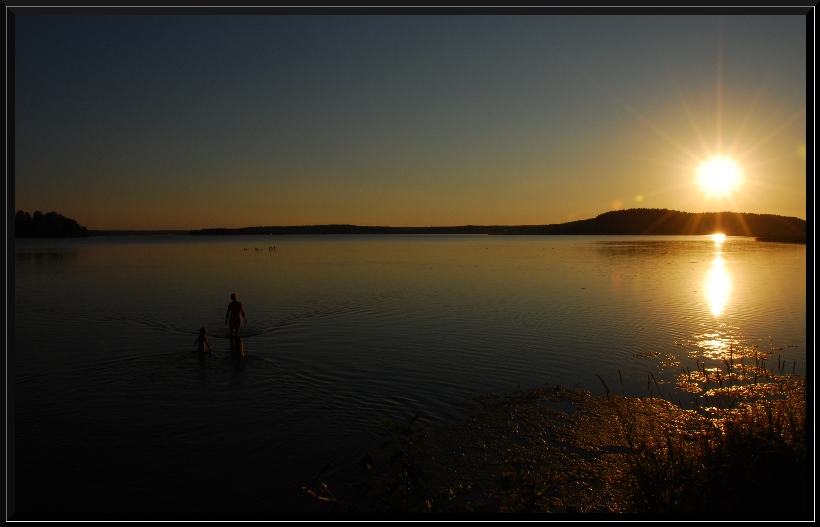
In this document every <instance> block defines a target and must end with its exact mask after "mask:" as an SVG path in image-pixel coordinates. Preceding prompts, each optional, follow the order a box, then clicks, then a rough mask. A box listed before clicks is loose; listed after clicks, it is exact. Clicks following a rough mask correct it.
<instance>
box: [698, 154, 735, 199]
mask: <svg viewBox="0 0 820 527" xmlns="http://www.w3.org/2000/svg"><path fill="white" fill-rule="evenodd" d="M697 180H698V183H699V184H700V186H701V188H702V189H703V190H704V192H706V193H707V194H709V195H719V196H727V195H729V194H731V193H732V191H733V190H735V189H736V188H737V187H738V186H739V185H740V182H741V177H740V167H739V166H738V164H737V163H735V162H734V161H733V160H732V159H729V158H728V157H713V158H711V159H709V160H708V161H704V162H703V163H701V165H700V167H698V178H697Z"/></svg>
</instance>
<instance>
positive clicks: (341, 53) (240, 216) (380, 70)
mask: <svg viewBox="0 0 820 527" xmlns="http://www.w3.org/2000/svg"><path fill="white" fill-rule="evenodd" d="M194 13H195V12H192V13H191V14H181V15H134V14H123V15H106V16H103V15H88V16H79V15H56V16H47V15H39V14H37V15H34V14H31V15H17V16H15V18H14V24H15V26H14V30H15V55H14V57H13V59H14V60H13V62H12V64H13V67H14V74H15V77H14V79H15V80H14V82H15V85H14V88H15V112H16V115H15V123H14V125H15V145H14V148H15V173H14V177H15V209H23V210H26V211H29V212H33V211H34V210H41V211H43V212H47V211H51V210H54V211H57V212H59V213H61V214H64V215H66V216H69V217H71V218H74V219H76V220H77V221H78V222H79V223H80V224H81V225H85V226H87V227H88V228H91V229H199V228H208V227H244V226H255V225H304V224H326V223H352V224H358V225H393V226H423V225H466V224H480V225H489V224H545V223H560V222H564V221H570V220H576V219H584V218H588V217H592V216H595V215H597V214H600V213H602V212H605V211H607V210H612V209H617V208H631V207H653V208H671V209H676V210H685V211H692V212H697V211H716V210H734V211H739V212H755V213H772V214H783V215H789V216H798V217H801V218H805V217H806V154H805V152H806V125H807V121H806V99H807V93H808V89H807V78H806V77H807V62H806V61H807V45H808V44H807V29H806V28H807V18H806V16H804V15H727V16H712V15H708V16H694V15H693V16H681V15H669V16H662V15H653V16H650V15H642V16H641V15H577V16H566V15H543V16H538V15H506V16H502V15H489V16H487V15H468V14H462V15H436V16H430V15H394V16H387V15H329V16H319V15H306V16H295V15H197V14H194ZM810 16H813V14H812V15H810ZM812 39H813V36H812ZM719 153H721V154H724V155H729V156H731V157H732V158H733V159H735V160H737V161H738V163H739V164H740V166H741V167H742V169H743V177H744V183H743V185H742V186H741V187H740V188H739V189H738V190H737V191H736V192H734V193H733V194H732V195H730V196H728V197H724V198H715V197H709V196H707V195H705V194H704V193H703V192H702V191H701V190H700V189H699V188H698V186H697V185H696V184H695V183H694V178H695V169H696V168H697V166H698V165H699V164H700V162H701V161H703V160H705V159H707V158H708V157H710V156H712V155H716V154H719Z"/></svg>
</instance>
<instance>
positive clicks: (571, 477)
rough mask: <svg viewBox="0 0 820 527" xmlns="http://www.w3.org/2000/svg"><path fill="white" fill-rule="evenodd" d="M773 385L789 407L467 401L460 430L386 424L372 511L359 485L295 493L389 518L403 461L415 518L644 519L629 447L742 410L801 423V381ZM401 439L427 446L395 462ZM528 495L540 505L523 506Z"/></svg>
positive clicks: (589, 398) (571, 392) (511, 397)
mask: <svg viewBox="0 0 820 527" xmlns="http://www.w3.org/2000/svg"><path fill="white" fill-rule="evenodd" d="M776 382H777V383H778V386H780V387H781V388H782V389H783V390H784V393H787V394H788V401H779V402H778V401H777V400H776V397H775V398H774V399H771V398H769V397H761V398H760V399H757V400H750V401H748V405H747V406H744V405H742V404H741V405H739V407H738V408H743V410H742V411H741V410H740V409H738V408H736V409H727V410H721V409H717V408H712V409H703V408H702V409H701V411H700V412H699V411H696V410H685V409H683V408H681V407H679V406H677V405H675V404H673V403H671V402H669V401H668V400H665V399H662V398H658V397H637V398H636V397H624V396H614V395H601V396H593V395H592V394H591V393H590V392H589V391H586V390H582V389H578V388H566V387H563V386H560V385H555V386H550V387H547V388H535V389H529V390H525V391H523V392H517V393H514V394H504V395H497V394H488V395H484V396H479V397H475V398H474V399H472V400H471V407H472V409H473V410H474V412H473V413H472V414H471V415H470V416H469V417H467V418H466V419H465V420H463V421H462V422H458V423H452V424H448V425H443V426H430V427H428V426H426V425H425V424H424V422H423V418H419V419H417V420H413V421H411V420H410V419H408V423H403V422H402V423H393V424H392V426H393V427H394V432H395V431H396V430H403V432H399V433H398V435H396V434H395V433H393V439H394V440H398V442H396V441H394V443H393V444H394V445H400V444H401V443H402V442H404V444H405V447H400V446H399V447H398V448H394V449H393V457H394V458H395V459H394V461H395V460H398V463H390V461H389V459H387V458H386V457H385V456H387V455H389V454H390V452H389V450H390V448H388V451H387V452H378V453H377V454H378V456H376V455H374V456H373V458H371V459H370V464H369V465H367V466H365V467H363V470H365V473H366V476H365V482H369V484H370V485H371V493H370V494H367V496H369V497H370V498H371V499H372V498H373V496H375V497H376V501H378V502H380V503H381V505H379V506H377V507H376V509H375V510H371V508H372V507H373V505H372V504H373V503H374V502H373V501H370V502H369V504H368V502H367V501H366V500H363V499H362V495H361V493H360V492H358V491H357V490H356V489H355V488H354V487H361V486H362V482H359V483H357V484H355V485H354V484H349V485H343V486H340V487H339V488H337V489H333V488H332V487H331V490H328V489H327V487H326V488H325V490H326V491H327V494H326V495H325V496H324V499H322V498H323V495H322V491H321V490H318V489H317V490H312V491H311V489H309V488H307V487H303V490H305V491H307V492H308V494H311V492H312V497H313V498H314V499H318V500H319V501H323V502H324V503H326V504H329V505H331V506H333V507H334V508H335V510H336V511H337V512H354V513H355V512H368V513H371V512H391V511H388V510H385V508H389V507H390V505H389V504H390V503H391V499H392V498H394V496H392V495H391V493H389V492H386V491H385V489H389V488H390V487H391V482H392V484H393V485H395V482H396V474H397V470H398V466H400V462H401V461H402V460H404V459H405V458H407V457H408V456H407V454H409V453H410V454H414V456H415V461H414V463H417V465H418V475H417V477H416V478H411V479H414V481H413V482H412V483H413V484H418V485H419V489H422V488H423V498H420V499H419V498H418V496H416V497H414V498H413V500H415V501H413V503H415V506H416V507H417V510H413V511H411V512H459V513H463V512H477V513H498V512H548V513H582V514H592V515H596V514H605V515H612V514H623V513H636V512H646V511H641V510H640V507H639V506H637V505H636V503H635V496H634V493H633V490H634V488H635V482H636V480H635V473H634V466H635V459H636V458H635V455H636V450H635V449H636V448H637V447H636V445H637V444H639V443H640V444H642V445H644V447H646V445H650V446H652V445H654V446H652V449H657V451H658V452H660V451H662V450H663V449H664V448H666V446H665V445H668V444H669V443H668V442H669V440H670V438H678V439H675V440H676V441H677V440H680V438H687V437H688V438H694V437H698V436H702V435H703V434H704V433H707V434H708V433H709V431H714V430H716V428H715V427H716V426H718V427H720V426H722V423H727V422H730V421H731V419H733V418H737V416H739V415H747V413H749V412H751V413H755V412H757V413H759V415H763V414H764V413H765V411H768V410H765V406H766V403H763V404H761V401H764V400H768V401H769V403H770V404H776V405H780V406H778V408H780V410H779V411H780V412H781V414H782V409H783V408H785V407H786V406H788V407H789V408H792V409H794V410H795V411H796V412H797V413H798V414H802V415H803V419H804V420H805V411H806V396H805V382H806V378H805V376H801V375H784V376H781V377H780V378H779V379H777V380H776ZM769 392H771V391H769ZM752 399H754V398H752ZM781 403H783V404H781ZM744 412H746V413H744ZM388 435H389V434H387V433H385V437H387V436H388ZM402 436H403V437H402ZM407 439H412V441H413V442H415V443H416V444H417V445H425V446H426V448H420V449H419V451H418V452H415V453H412V452H409V451H407V450H405V452H404V454H405V455H404V456H402V455H401V454H397V453H396V452H400V451H401V448H405V449H406V448H408V447H407V446H406V445H407V444H408V443H407V441H406V440H407ZM684 440H685V439H684ZM636 441H637V442H636ZM685 441H691V439H689V440H685ZM653 451H654V450H653ZM374 454H375V453H374ZM367 457H370V456H367ZM410 457H413V456H410ZM374 459H375V460H374ZM331 491H332V492H333V494H330V492H331ZM337 491H338V492H337ZM529 493H542V494H543V496H544V498H543V499H538V498H532V496H530V497H529V498H528V497H527V495H528V494H529ZM420 495H421V494H420ZM329 496H330V498H329ZM547 497H548V499H547ZM528 499H530V501H528ZM532 500H535V501H532ZM334 502H335V503H334ZM393 505H394V506H395V503H394V504H393ZM405 506H406V504H405ZM528 507H531V508H534V509H535V510H529V509H528ZM392 512H395V511H392Z"/></svg>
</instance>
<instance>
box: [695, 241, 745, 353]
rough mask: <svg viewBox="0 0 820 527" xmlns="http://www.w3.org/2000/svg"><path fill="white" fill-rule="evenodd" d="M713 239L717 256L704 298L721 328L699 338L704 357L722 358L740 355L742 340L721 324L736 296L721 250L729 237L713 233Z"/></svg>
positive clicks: (715, 256) (707, 280) (710, 269)
mask: <svg viewBox="0 0 820 527" xmlns="http://www.w3.org/2000/svg"><path fill="white" fill-rule="evenodd" d="M712 240H713V241H714V243H715V253H714V258H713V259H712V263H711V266H710V268H709V271H708V272H707V273H706V277H705V279H704V295H705V297H706V302H707V303H708V305H709V309H710V310H711V312H712V315H713V317H714V319H715V322H716V323H717V327H716V328H715V329H714V330H712V331H707V332H706V333H703V334H701V335H700V336H699V337H700V338H699V341H698V347H699V348H701V349H702V350H703V352H704V356H710V357H712V358H715V359H722V358H723V356H724V355H725V356H728V355H729V354H730V353H737V351H738V346H739V345H740V341H739V340H738V339H737V335H735V334H734V332H733V331H731V329H732V328H730V327H727V326H726V324H724V323H721V321H720V319H721V315H723V312H724V311H725V309H726V306H727V304H728V303H729V299H730V296H731V293H732V276H731V274H730V273H729V270H728V269H727V267H726V261H725V260H724V259H723V252H722V250H721V249H722V247H723V244H724V243H725V242H726V236H725V235H724V234H713V235H712Z"/></svg>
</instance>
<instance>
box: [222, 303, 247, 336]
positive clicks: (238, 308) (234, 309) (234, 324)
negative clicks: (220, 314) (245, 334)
mask: <svg viewBox="0 0 820 527" xmlns="http://www.w3.org/2000/svg"><path fill="white" fill-rule="evenodd" d="M240 316H241V317H242V318H244V319H245V324H247V323H248V317H246V316H245V309H244V308H243V307H242V302H240V301H239V300H237V299H236V293H233V294H232V295H231V303H230V304H228V312H227V313H225V324H228V322H230V323H231V326H230V329H231V342H233V340H234V338H237V337H239V328H241V327H242V320H240Z"/></svg>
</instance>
